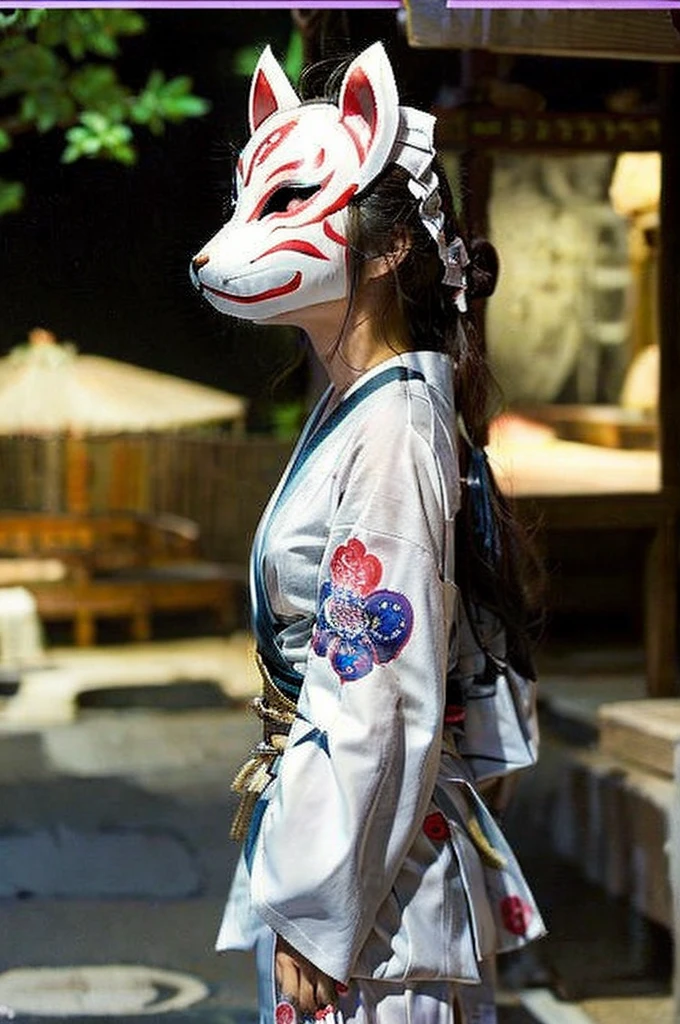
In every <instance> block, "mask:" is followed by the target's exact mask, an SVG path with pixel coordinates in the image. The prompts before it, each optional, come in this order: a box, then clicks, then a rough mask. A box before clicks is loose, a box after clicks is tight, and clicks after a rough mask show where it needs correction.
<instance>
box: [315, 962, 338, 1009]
mask: <svg viewBox="0 0 680 1024" xmlns="http://www.w3.org/2000/svg"><path fill="white" fill-rule="evenodd" d="M315 998H316V1005H317V1007H318V1008H319V1009H325V1007H327V1006H333V1007H336V1006H337V1005H338V993H337V991H336V989H335V982H334V981H333V979H332V978H329V977H328V975H327V974H322V973H321V971H318V972H317V977H316V989H315Z"/></svg>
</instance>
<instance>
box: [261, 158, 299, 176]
mask: <svg viewBox="0 0 680 1024" xmlns="http://www.w3.org/2000/svg"><path fill="white" fill-rule="evenodd" d="M303 163H304V160H291V162H290V163H289V164H281V166H280V167H277V168H276V169H275V170H273V171H270V172H269V174H268V175H267V177H266V178H265V179H264V180H265V181H269V179H270V178H273V177H274V175H275V174H283V172H284V171H297V170H298V168H299V167H302V165H303Z"/></svg>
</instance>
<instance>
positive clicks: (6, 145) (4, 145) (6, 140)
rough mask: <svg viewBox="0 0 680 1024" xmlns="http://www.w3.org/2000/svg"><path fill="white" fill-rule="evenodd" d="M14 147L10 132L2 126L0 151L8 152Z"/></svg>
mask: <svg viewBox="0 0 680 1024" xmlns="http://www.w3.org/2000/svg"><path fill="white" fill-rule="evenodd" d="M11 148H12V139H11V137H10V136H9V134H8V133H7V132H6V131H4V129H2V128H0V153H6V152H7V150H8V149H11Z"/></svg>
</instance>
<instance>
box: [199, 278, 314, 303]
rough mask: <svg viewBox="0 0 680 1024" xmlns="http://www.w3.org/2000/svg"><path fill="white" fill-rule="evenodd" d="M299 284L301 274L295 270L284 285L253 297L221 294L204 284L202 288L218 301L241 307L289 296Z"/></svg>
mask: <svg viewBox="0 0 680 1024" xmlns="http://www.w3.org/2000/svg"><path fill="white" fill-rule="evenodd" d="M301 284H302V274H301V273H300V271H299V270H296V271H295V273H294V274H293V276H292V277H291V279H290V281H288V282H287V283H286V284H280V285H278V287H276V288H269V289H267V291H266V292H257V293H256V294H255V295H232V294H231V293H230V292H221V291H220V290H219V289H218V288H211V287H210V285H207V284H204V285H203V287H204V289H205V291H207V292H210V294H211V295H216V296H217V297H218V299H227V300H228V301H229V302H239V303H241V305H244V306H248V305H252V304H253V303H255V302H266V301H267V299H278V298H279V297H280V296H281V295H289V294H290V293H291V292H294V291H297V289H298V288H299V287H300V285H301Z"/></svg>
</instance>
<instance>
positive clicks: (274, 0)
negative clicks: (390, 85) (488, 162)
mask: <svg viewBox="0 0 680 1024" xmlns="http://www.w3.org/2000/svg"><path fill="white" fill-rule="evenodd" d="M403 2H404V0H23V2H21V0H20V2H19V3H13V4H11V6H12V7H61V8H88V7H92V8H94V7H132V8H148V7H158V8H172V7H177V8H182V7H183V8H194V9H197V8H198V9H209V8H216V7H222V8H225V9H227V10H244V9H249V8H260V9H265V10H267V9H269V10H277V9H278V10H280V9H282V8H283V9H290V8H322V7H324V8H338V9H341V10H348V9H351V8H359V7H363V8H372V9H374V10H375V9H382V10H394V9H396V8H398V7H401V6H403ZM411 3H412V4H413V5H414V6H417V5H418V0H411ZM446 6H447V7H448V8H451V9H452V10H455V9H458V10H470V9H484V10H509V9H510V10H511V9H513V8H520V9H524V10H532V9H533V10H536V9H538V10H540V9H541V8H543V9H550V10H597V9H601V10H615V9H627V10H650V9H656V10H666V11H668V10H680V0H446Z"/></svg>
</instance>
